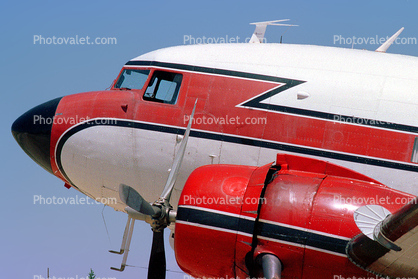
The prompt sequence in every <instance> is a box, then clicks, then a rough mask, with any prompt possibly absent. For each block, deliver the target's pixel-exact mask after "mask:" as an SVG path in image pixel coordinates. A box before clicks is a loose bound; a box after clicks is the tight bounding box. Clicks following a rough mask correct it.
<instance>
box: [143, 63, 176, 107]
mask: <svg viewBox="0 0 418 279" xmlns="http://www.w3.org/2000/svg"><path fill="white" fill-rule="evenodd" d="M160 73H161V74H167V75H173V79H172V80H168V79H163V78H161V79H160V80H158V81H157V82H158V84H154V82H156V81H155V79H156V78H158V76H156V74H158V75H160ZM176 75H177V76H180V80H179V81H178V82H176V81H174V80H175V79H176V77H175V76H176ZM154 77H155V78H154ZM160 77H161V76H160ZM164 80H166V81H169V82H174V83H176V88H175V89H174V93H173V94H172V98H171V100H170V101H166V100H164V99H157V98H156V96H157V95H158V89H159V86H160V84H161V81H164ZM183 82H184V75H183V73H180V72H175V71H169V70H166V69H153V70H152V71H151V72H150V74H149V77H148V80H147V84H146V85H147V86H146V87H145V88H143V90H144V93H143V94H142V100H144V101H148V102H154V103H158V104H167V105H175V104H177V103H178V100H179V96H180V92H181V89H182V84H183ZM151 84H152V85H151ZM152 86H158V88H157V89H156V90H157V91H155V89H154V92H153V93H154V96H153V97H148V96H146V94H147V90H148V88H149V87H152Z"/></svg>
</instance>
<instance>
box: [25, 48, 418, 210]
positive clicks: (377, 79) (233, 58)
mask: <svg viewBox="0 0 418 279" xmlns="http://www.w3.org/2000/svg"><path fill="white" fill-rule="evenodd" d="M417 69H418V59H417V58H416V57H410V56H403V55H394V54H386V53H376V52H370V51H361V50H350V49H341V48H331V47H319V46H308V45H285V44H225V45H193V46H179V47H172V48H166V49H161V50H157V51H154V52H150V53H147V54H144V55H142V56H139V57H137V58H135V59H132V60H131V61H129V62H128V63H126V65H125V66H124V67H123V69H122V71H121V74H120V77H119V78H118V79H116V80H115V82H114V84H113V87H112V88H111V89H110V90H106V91H98V92H87V93H80V94H75V95H69V96H65V97H63V98H62V99H60V100H59V101H58V104H57V106H56V111H55V113H54V115H53V118H54V121H53V124H52V126H51V137H50V143H49V144H50V145H49V155H50V164H51V171H52V173H53V174H54V175H56V176H58V177H59V178H61V179H62V180H64V181H65V182H66V183H67V184H68V185H71V186H73V187H75V188H77V189H78V190H80V191H81V192H83V193H85V194H87V195H88V196H90V197H92V198H94V199H97V198H116V199H117V200H118V202H117V203H116V204H115V203H111V204H108V205H109V206H112V207H113V208H115V209H116V210H123V209H124V207H125V206H126V205H125V204H123V203H122V202H120V201H119V195H118V187H119V184H120V183H124V184H127V185H130V186H132V187H134V188H135V189H136V190H137V191H138V192H139V193H141V195H143V197H144V198H145V199H146V200H149V201H154V200H156V199H157V198H158V197H159V195H160V193H161V191H162V189H163V187H164V185H165V181H166V179H167V176H168V170H169V169H170V167H171V165H172V162H173V158H174V155H175V153H176V148H177V147H178V146H179V142H180V141H181V138H182V134H183V133H184V131H185V127H186V125H187V122H188V119H189V115H190V113H191V111H192V108H193V105H194V103H195V100H196V99H198V101H197V108H196V113H195V116H194V120H193V125H192V131H191V134H190V139H189V143H188V147H187V150H186V154H185V156H184V161H183V164H182V167H181V171H180V175H179V178H178V180H177V182H176V187H175V191H174V192H173V197H172V200H171V203H172V205H174V206H176V204H177V200H178V198H179V196H180V193H181V190H182V187H183V185H184V182H185V181H186V179H187V177H188V176H189V174H190V173H191V172H192V171H193V170H194V169H195V168H197V167H199V166H202V165H208V164H219V163H222V164H238V165H252V166H260V165H264V164H266V163H269V162H272V161H274V160H275V156H276V154H277V153H278V152H283V153H291V154H296V155H299V156H307V157H314V158H318V159H322V160H327V161H331V162H333V163H335V164H338V165H341V166H344V167H347V168H350V169H352V170H354V171H358V172H360V173H362V174H365V175H367V176H370V177H371V178H373V179H375V180H377V181H380V182H381V183H383V184H385V185H388V186H389V187H392V188H395V189H397V190H401V191H404V192H407V193H410V194H413V195H418V176H417V173H418V163H417V162H418V140H417V135H418V120H417V114H418V101H417V99H416V98H414V97H415V96H416V95H417V93H418V89H417V88H418V76H417ZM135 75H138V76H140V77H141V78H140V79H141V82H140V84H139V85H137V86H136V84H133V85H132V84H130V86H124V85H123V84H124V83H123V82H124V81H123V80H122V81H121V76H124V79H130V78H131V77H133V76H135ZM138 80H139V78H138ZM130 82H131V83H132V81H130ZM131 85H132V86H131ZM158 87H160V88H163V89H164V90H165V93H164V94H163V93H160V92H159V91H158V90H159V89H158ZM32 157H36V155H33V154H32Z"/></svg>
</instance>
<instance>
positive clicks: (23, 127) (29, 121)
mask: <svg viewBox="0 0 418 279" xmlns="http://www.w3.org/2000/svg"><path fill="white" fill-rule="evenodd" d="M60 100H61V98H57V99H54V100H51V101H49V102H46V103H43V104H41V105H39V106H36V107H34V108H33V109H30V110H28V111H27V112H25V113H24V114H22V115H21V116H20V117H19V118H18V119H16V121H15V122H14V123H13V125H12V134H13V137H14V138H15V140H16V141H17V143H18V144H19V145H20V147H21V148H22V149H23V150H24V151H25V152H26V154H28V155H29V157H31V158H32V160H34V161H35V162H36V163H38V164H39V165H40V166H41V167H43V168H44V169H45V170H47V171H48V172H50V173H52V168H51V161H50V145H51V129H52V124H53V119H54V115H55V111H56V110H57V106H58V103H59V102H60Z"/></svg>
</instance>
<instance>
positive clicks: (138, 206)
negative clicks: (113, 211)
mask: <svg viewBox="0 0 418 279" xmlns="http://www.w3.org/2000/svg"><path fill="white" fill-rule="evenodd" d="M119 197H120V199H121V200H122V201H123V202H124V203H125V204H126V205H127V206H129V207H130V208H132V209H134V210H136V211H138V212H140V213H142V214H145V215H150V216H154V215H156V214H158V213H159V212H161V210H160V209H159V208H158V207H153V206H152V205H151V204H149V203H148V202H147V201H146V200H145V199H144V198H143V197H142V196H141V195H140V194H139V193H138V192H137V191H136V190H135V189H134V188H132V187H131V186H128V185H125V184H120V185H119Z"/></svg>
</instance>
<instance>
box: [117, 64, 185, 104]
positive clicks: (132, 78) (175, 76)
mask: <svg viewBox="0 0 418 279" xmlns="http://www.w3.org/2000/svg"><path fill="white" fill-rule="evenodd" d="M150 75H151V77H150ZM182 79H183V75H182V74H179V73H173V72H168V71H162V70H153V71H152V70H145V69H144V70H143V69H124V70H123V71H122V73H121V74H120V75H119V78H118V80H117V82H116V83H115V85H114V88H115V89H120V90H141V91H143V92H141V93H142V94H143V96H142V98H143V99H144V100H146V101H153V102H159V103H166V104H175V103H176V101H177V97H178V93H179V90H180V86H181V82H182ZM145 85H146V89H145ZM144 89H145V90H144Z"/></svg>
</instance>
